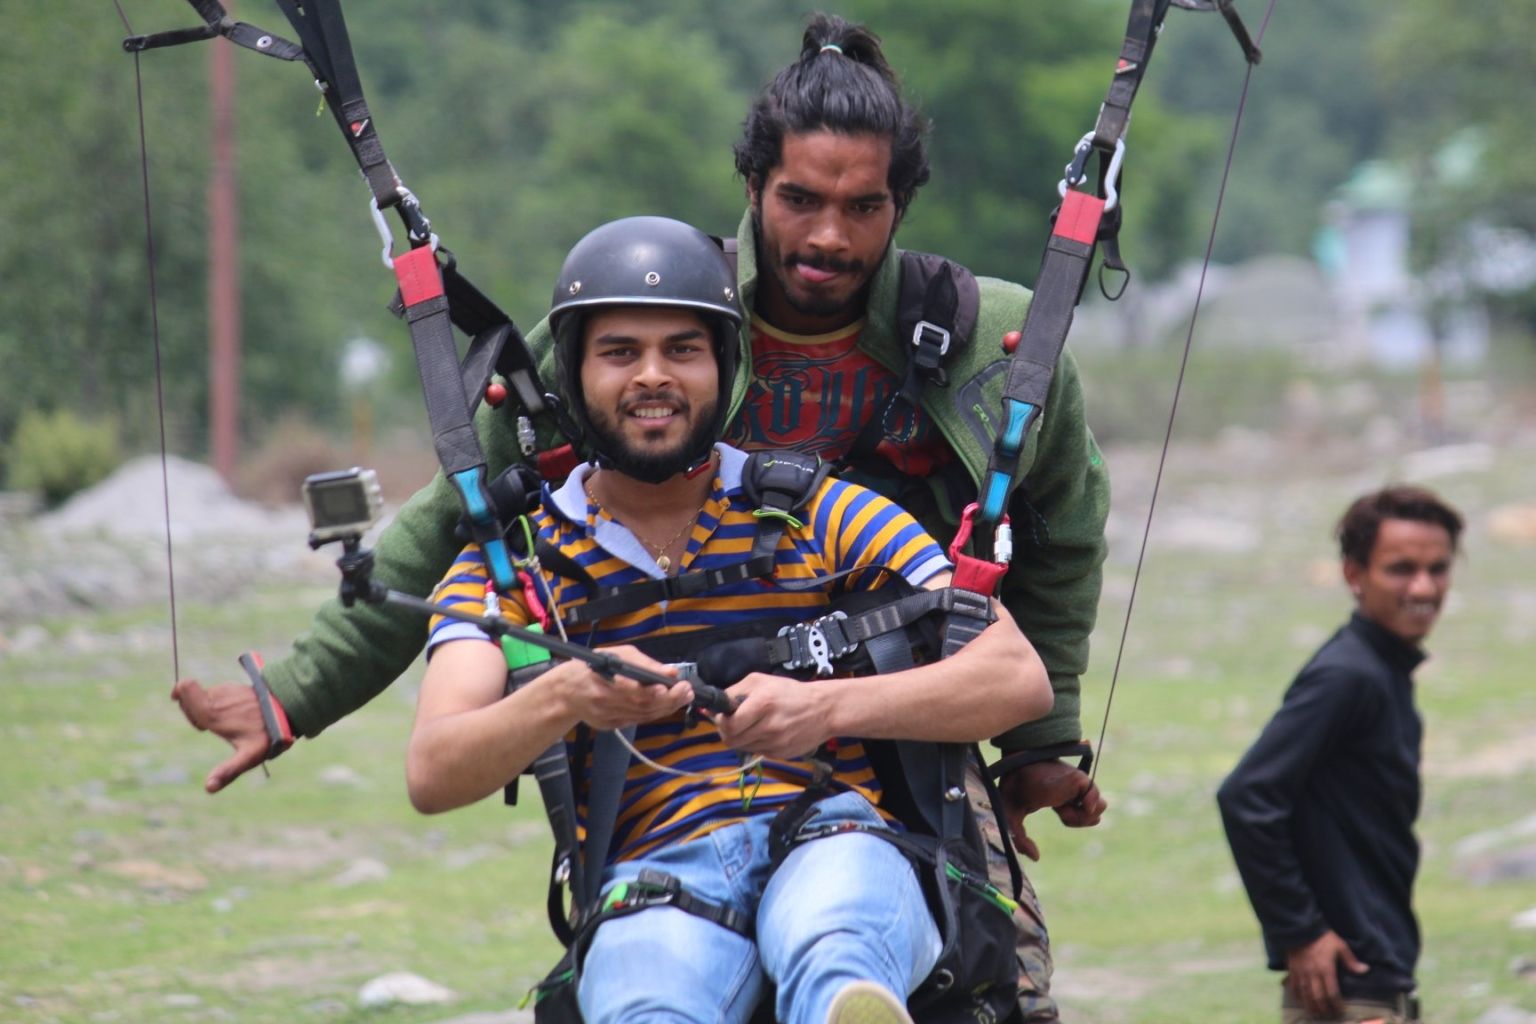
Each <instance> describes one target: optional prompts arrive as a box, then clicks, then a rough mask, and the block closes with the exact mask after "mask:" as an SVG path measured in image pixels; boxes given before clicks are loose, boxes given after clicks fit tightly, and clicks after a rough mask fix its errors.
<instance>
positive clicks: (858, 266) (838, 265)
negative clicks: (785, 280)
mask: <svg viewBox="0 0 1536 1024" xmlns="http://www.w3.org/2000/svg"><path fill="white" fill-rule="evenodd" d="M784 265H785V266H786V267H793V266H796V265H799V266H804V267H810V268H811V269H812V270H830V271H832V272H833V273H836V274H849V273H852V274H861V273H863V272H864V261H863V260H840V259H838V258H837V257H835V256H827V255H823V254H813V255H809V256H807V255H803V254H801V253H798V252H794V253H790V254H789V255H788V256H786V257H785V258H784Z"/></svg>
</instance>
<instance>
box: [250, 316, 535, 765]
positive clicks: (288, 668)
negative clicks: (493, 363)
mask: <svg viewBox="0 0 1536 1024" xmlns="http://www.w3.org/2000/svg"><path fill="white" fill-rule="evenodd" d="M549 343H550V339H549V332H548V330H547V329H546V327H545V325H544V324H542V323H540V324H539V325H538V326H537V327H535V328H534V329H533V330H532V331H530V332H529V334H528V344H529V346H530V347H531V348H532V349H533V350H534V352H535V353H537V354H538V355H539V356H540V361H539V371H540V373H541V374H542V375H543V377H544V380H545V381H548V380H550V379H551V378H550V376H549V374H550V372H551V364H550V359H549ZM475 432H476V434H477V435H478V436H479V438H480V442H481V446H482V448H483V449H484V453H485V456H486V462H487V466H488V473H489V475H490V476H491V477H494V476H495V475H496V474H497V473H499V472H501V471H502V470H503V469H505V468H506V467H507V465H509V464H510V462H511V460H512V459H513V458H515V457H517V446H516V440H515V433H514V431H513V429H512V424H511V423H510V422H509V415H508V413H507V411H505V409H492V408H489V407H487V406H484V405H482V406H481V407H480V410H479V412H478V413H477V414H476V417H475ZM541 440H542V441H545V442H547V441H548V440H549V437H548V435H547V434H545V433H544V432H541ZM459 516H460V505H459V499H458V495H457V494H456V493H455V492H454V490H453V488H452V487H451V486H450V485H449V483H448V482H447V480H445V479H444V477H443V475H442V473H441V472H439V473H438V474H437V476H436V477H434V478H433V480H432V482H431V483H430V484H428V485H427V486H426V487H424V488H422V489H421V490H420V491H418V492H416V494H415V495H414V496H412V498H411V499H410V500H409V501H407V502H406V503H405V504H404V505H403V506H402V507H401V508H400V511H399V513H398V514H397V515H396V516H395V518H394V520H393V521H392V522H391V523H390V524H389V525H388V526H387V527H386V528H385V529H384V532H383V533H382V534H381V535H380V536H379V542H378V545H377V546H376V547H375V549H374V578H375V579H376V580H378V581H379V582H380V583H383V584H386V585H387V586H389V587H392V588H393V589H395V590H401V591H404V592H406V593H408V594H415V595H417V596H419V597H426V596H427V595H428V594H429V593H431V591H432V588H433V587H434V586H436V585H437V583H438V581H439V580H441V579H442V578H443V576H444V574H445V573H447V571H448V569H449V567H450V566H451V565H452V564H453V560H454V558H455V556H457V555H458V553H459V552H460V551H461V550H462V549H463V546H464V542H463V541H462V540H460V539H458V538H457V537H456V536H455V535H454V527H455V526H456V525H457V524H458V521H459ZM426 640H427V620H426V618H425V617H424V616H422V615H420V614H418V613H416V612H413V611H409V610H407V609H402V608H394V607H390V606H389V605H368V604H363V603H362V602H358V603H357V604H355V605H353V606H352V607H351V608H344V607H343V606H342V604H341V601H340V600H339V599H336V598H332V599H331V600H329V601H327V602H326V603H325V604H324V605H322V606H321V607H320V610H319V611H318V612H316V614H315V618H314V620H313V621H312V622H311V624H310V628H309V631H308V632H306V633H304V634H302V635H301V636H300V637H299V638H298V639H296V640H295V641H294V643H293V649H292V651H290V652H289V653H288V655H287V656H286V657H284V658H282V659H281V660H278V661H272V662H268V664H267V667H266V669H265V670H264V672H263V674H264V675H265V676H266V680H267V684H268V685H269V686H270V687H271V688H272V693H273V695H274V696H276V697H277V699H278V701H279V703H281V704H282V706H283V710H284V711H285V712H286V713H287V715H288V721H289V724H290V725H291V726H292V727H293V731H294V734H295V735H296V736H317V735H319V734H320V733H321V732H322V731H323V730H324V729H325V728H326V727H327V726H329V725H332V724H333V723H335V722H338V721H340V720H341V719H342V718H345V717H346V716H347V715H349V714H351V713H352V712H353V711H356V710H357V709H358V708H360V707H362V706H363V705H364V704H366V703H368V701H370V700H372V699H373V698H374V697H377V696H378V695H379V694H381V693H383V692H384V690H385V689H386V688H387V687H388V686H389V685H390V684H391V683H393V682H394V681H395V680H396V679H398V678H399V677H400V676H401V674H403V673H404V672H405V670H406V669H408V668H410V666H411V662H413V661H414V660H415V659H416V656H417V655H418V654H420V653H421V649H422V647H423V646H424V645H425V644H426Z"/></svg>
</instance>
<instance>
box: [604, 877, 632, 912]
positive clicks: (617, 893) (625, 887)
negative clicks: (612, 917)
mask: <svg viewBox="0 0 1536 1024" xmlns="http://www.w3.org/2000/svg"><path fill="white" fill-rule="evenodd" d="M628 896H629V883H628V882H620V883H619V884H618V885H616V886H614V887H613V888H612V889H609V890H608V895H607V896H606V897H604V898H603V909H604V910H612V909H613V908H614V907H616V906H618V905H619V904H621V903H623V902H624V900H625V898H626V897H628Z"/></svg>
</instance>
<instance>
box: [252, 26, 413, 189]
mask: <svg viewBox="0 0 1536 1024" xmlns="http://www.w3.org/2000/svg"><path fill="white" fill-rule="evenodd" d="M277 4H278V6H279V7H280V8H282V11H283V14H284V15H286V16H287V18H288V23H289V24H290V25H292V26H293V30H294V31H295V32H296V33H298V36H299V39H300V40H301V41H302V42H303V44H304V50H305V52H306V53H308V54H309V58H310V65H311V67H312V69H313V70H314V71H315V72H316V73H317V77H318V78H319V79H320V82H321V90H322V91H323V92H324V94H325V103H326V106H327V107H329V108H330V111H331V116H333V117H334V118H335V119H336V124H337V125H338V126H340V128H341V133H342V135H343V136H344V137H345V138H346V140H347V145H348V146H349V147H351V149H352V156H353V159H355V160H356V161H357V166H358V169H360V170H361V171H362V172H363V178H364V179H365V180H367V182H368V188H369V190H370V191H371V192H372V193H373V199H374V202H375V203H377V204H378V206H379V209H381V210H382V209H384V208H386V207H390V206H395V205H397V204H398V203H400V202H401V200H402V199H403V198H404V197H403V196H402V194H401V192H400V178H399V176H398V175H396V174H395V169H394V168H393V167H391V166H390V164H389V159H388V158H387V157H386V156H385V155H384V144H383V142H381V141H380V140H379V134H378V131H377V130H376V129H375V127H374V123H373V115H372V114H371V113H370V112H369V110H368V101H367V100H366V99H365V98H364V97H363V85H362V81H361V80H360V79H359V78H358V74H357V62H356V60H355V59H354V58H353V56H352V41H351V39H350V38H349V36H348V34H347V22H346V19H345V18H344V17H343V16H342V13H341V3H340V0H318V2H317V0H306V2H304V3H302V4H301V3H299V2H298V0H277Z"/></svg>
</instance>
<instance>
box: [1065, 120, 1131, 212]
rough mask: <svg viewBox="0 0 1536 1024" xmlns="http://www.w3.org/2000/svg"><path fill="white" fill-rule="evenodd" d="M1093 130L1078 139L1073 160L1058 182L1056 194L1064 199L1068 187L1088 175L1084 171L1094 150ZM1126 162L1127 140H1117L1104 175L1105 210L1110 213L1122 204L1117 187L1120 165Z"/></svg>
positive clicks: (1073, 152)
mask: <svg viewBox="0 0 1536 1024" xmlns="http://www.w3.org/2000/svg"><path fill="white" fill-rule="evenodd" d="M1093 148H1094V146H1093V132H1089V133H1088V134H1087V135H1084V136H1083V137H1082V138H1081V139H1079V140H1078V142H1077V146H1076V148H1074V149H1073V150H1072V162H1071V163H1069V164H1067V166H1066V169H1065V172H1064V176H1063V177H1062V179H1061V181H1059V182H1057V183H1056V194H1057V195H1059V196H1061V197H1062V198H1063V199H1065V198H1066V196H1067V189H1069V188H1072V187H1074V186H1076V185H1078V184H1080V183H1081V182H1082V181H1083V179H1084V178H1086V177H1087V175H1086V174H1085V173H1084V171H1085V170H1086V168H1087V165H1088V154H1089V153H1091V152H1093ZM1124 162H1125V140H1124V139H1116V140H1115V151H1114V153H1113V154H1111V155H1110V158H1109V170H1108V172H1107V173H1106V174H1105V175H1104V212H1105V213H1108V212H1109V211H1110V210H1113V209H1114V208H1115V207H1116V206H1118V205H1120V190H1119V189H1118V188H1117V187H1116V186H1117V185H1118V184H1119V183H1120V165H1121V164H1123V163H1124Z"/></svg>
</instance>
